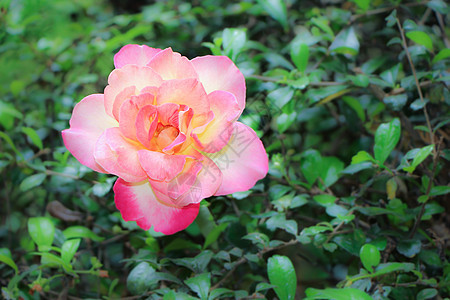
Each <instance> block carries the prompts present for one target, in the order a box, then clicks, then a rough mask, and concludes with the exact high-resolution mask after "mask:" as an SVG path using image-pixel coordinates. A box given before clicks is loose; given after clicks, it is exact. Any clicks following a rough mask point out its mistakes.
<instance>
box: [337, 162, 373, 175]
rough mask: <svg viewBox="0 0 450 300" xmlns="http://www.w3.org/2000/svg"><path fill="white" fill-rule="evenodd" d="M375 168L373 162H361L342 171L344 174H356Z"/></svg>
mask: <svg viewBox="0 0 450 300" xmlns="http://www.w3.org/2000/svg"><path fill="white" fill-rule="evenodd" d="M372 167H373V164H372V163H371V162H367V161H366V162H361V163H357V164H354V165H350V166H348V167H347V168H345V169H344V170H342V171H341V173H342V174H355V173H358V172H359V171H362V170H367V169H370V168H372Z"/></svg>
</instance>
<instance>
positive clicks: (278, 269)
mask: <svg viewBox="0 0 450 300" xmlns="http://www.w3.org/2000/svg"><path fill="white" fill-rule="evenodd" d="M267 273H268V275H269V280H270V283H271V284H273V285H274V286H276V287H274V290H275V293H276V294H277V296H278V298H280V300H288V299H294V298H295V291H296V289H297V275H296V273H295V269H294V265H293V264H292V262H291V260H290V259H289V258H288V257H287V256H281V255H274V256H272V257H270V258H269V260H268V262H267Z"/></svg>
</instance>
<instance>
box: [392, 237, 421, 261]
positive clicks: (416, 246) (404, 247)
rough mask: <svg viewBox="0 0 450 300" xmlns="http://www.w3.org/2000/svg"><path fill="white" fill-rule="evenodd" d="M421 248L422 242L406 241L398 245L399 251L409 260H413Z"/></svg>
mask: <svg viewBox="0 0 450 300" xmlns="http://www.w3.org/2000/svg"><path fill="white" fill-rule="evenodd" d="M421 248H422V243H421V242H420V240H404V241H401V242H400V243H398V245H397V251H398V252H399V253H400V254H403V255H404V256H406V257H409V258H412V257H414V256H415V255H416V254H417V253H419V252H420V250H421Z"/></svg>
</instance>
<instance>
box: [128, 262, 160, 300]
mask: <svg viewBox="0 0 450 300" xmlns="http://www.w3.org/2000/svg"><path fill="white" fill-rule="evenodd" d="M155 273H156V272H155V269H154V268H153V267H152V266H150V265H149V264H148V263H147V262H141V263H139V264H138V265H137V266H136V267H134V268H133V270H131V272H130V274H129V275H128V278H127V288H128V290H129V291H130V292H131V293H132V294H133V295H142V294H143V293H145V292H146V291H147V290H148V289H150V287H151V286H152V285H153V284H155V283H157V280H156V278H155V276H154V275H155Z"/></svg>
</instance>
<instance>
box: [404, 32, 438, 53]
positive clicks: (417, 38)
mask: <svg viewBox="0 0 450 300" xmlns="http://www.w3.org/2000/svg"><path fill="white" fill-rule="evenodd" d="M406 36H407V37H408V38H409V39H411V40H412V41H413V42H414V43H416V44H419V45H422V46H425V47H426V48H427V49H428V50H430V52H433V41H432V40H431V37H430V36H429V35H428V34H427V33H425V32H423V31H410V32H407V33H406Z"/></svg>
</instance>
